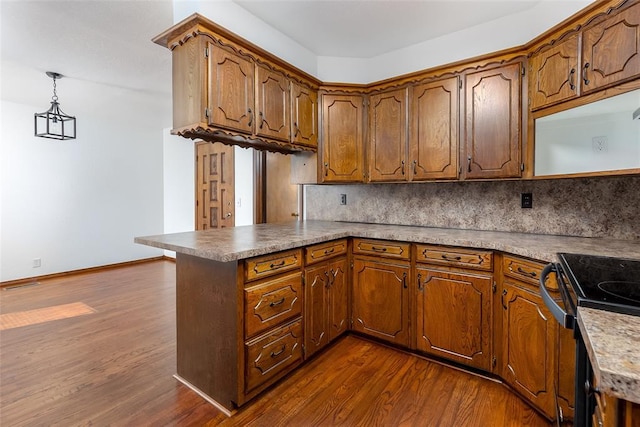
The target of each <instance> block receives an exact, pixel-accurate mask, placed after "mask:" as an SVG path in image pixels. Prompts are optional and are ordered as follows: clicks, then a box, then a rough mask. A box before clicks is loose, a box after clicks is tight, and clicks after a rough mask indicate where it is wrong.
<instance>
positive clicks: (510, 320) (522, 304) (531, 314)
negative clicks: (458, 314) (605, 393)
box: [500, 280, 558, 418]
mask: <svg viewBox="0 0 640 427" xmlns="http://www.w3.org/2000/svg"><path fill="white" fill-rule="evenodd" d="M500 300H501V305H502V307H501V310H502V329H503V330H502V358H501V360H502V364H501V376H502V378H503V379H504V380H505V382H507V383H508V384H509V385H511V387H513V388H514V389H515V390H516V391H517V392H518V393H519V394H520V395H521V396H522V397H524V398H525V399H526V400H528V401H530V402H531V403H532V404H533V405H535V406H536V407H537V408H538V409H540V410H541V411H542V412H543V413H544V414H545V415H547V416H548V417H549V418H555V396H554V376H555V375H554V372H555V370H556V367H555V360H556V358H555V350H556V344H555V343H556V332H557V326H558V325H557V322H556V320H555V319H554V318H553V316H552V315H551V313H549V312H548V310H547V308H546V306H545V305H544V302H543V301H542V297H540V296H539V294H538V293H536V292H535V288H532V287H530V285H528V284H525V283H524V282H520V283H519V282H517V281H515V280H505V281H504V282H503V285H502V294H501V298H500Z"/></svg>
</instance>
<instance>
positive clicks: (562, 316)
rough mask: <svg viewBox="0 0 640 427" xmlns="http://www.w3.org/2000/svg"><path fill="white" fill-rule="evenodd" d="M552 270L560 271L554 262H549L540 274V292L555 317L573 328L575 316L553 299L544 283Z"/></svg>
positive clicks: (569, 327)
mask: <svg viewBox="0 0 640 427" xmlns="http://www.w3.org/2000/svg"><path fill="white" fill-rule="evenodd" d="M552 272H553V273H556V274H557V273H558V270H557V268H556V266H555V264H554V263H550V264H547V265H546V266H545V267H544V269H543V270H542V273H541V274H540V294H541V295H542V300H543V301H544V304H545V305H546V306H547V308H548V309H549V311H550V312H551V314H552V315H553V317H555V318H556V320H557V321H558V323H560V325H562V327H563V328H565V329H573V326H574V320H575V319H574V317H573V316H572V315H570V314H569V313H567V312H566V311H564V310H563V309H562V307H560V306H559V305H558V303H557V302H556V300H555V299H553V298H552V297H551V295H550V294H549V291H548V290H547V287H546V286H545V285H544V283H545V282H546V281H547V277H548V276H549V274H551V273H552ZM561 292H562V290H561Z"/></svg>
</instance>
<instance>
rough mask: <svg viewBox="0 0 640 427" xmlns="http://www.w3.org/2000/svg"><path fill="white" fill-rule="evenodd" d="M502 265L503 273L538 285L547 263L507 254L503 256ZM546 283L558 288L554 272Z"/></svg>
mask: <svg viewBox="0 0 640 427" xmlns="http://www.w3.org/2000/svg"><path fill="white" fill-rule="evenodd" d="M502 266H503V272H502V273H503V274H504V275H505V276H508V277H512V278H514V279H518V280H520V281H523V282H526V283H529V284H531V285H534V286H535V287H538V286H539V284H540V273H541V272H542V269H543V268H544V266H545V264H544V263H541V262H536V261H530V260H527V259H523V258H518V257H514V256H510V255H505V256H504V257H503V262H502ZM546 285H547V288H548V289H553V290H555V289H558V284H557V283H556V280H555V275H554V274H550V275H549V277H548V278H547V282H546Z"/></svg>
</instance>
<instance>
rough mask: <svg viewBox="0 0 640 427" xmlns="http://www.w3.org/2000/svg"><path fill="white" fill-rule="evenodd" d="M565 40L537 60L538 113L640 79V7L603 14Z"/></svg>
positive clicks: (533, 65)
mask: <svg viewBox="0 0 640 427" xmlns="http://www.w3.org/2000/svg"><path fill="white" fill-rule="evenodd" d="M564 36H565V37H563V38H562V39H561V40H560V41H558V42H557V43H551V44H549V45H547V46H543V47H542V48H541V50H540V51H539V52H535V53H534V54H533V55H532V56H531V61H530V71H531V80H530V92H529V93H530V107H531V110H532V111H533V110H537V109H539V108H542V107H546V106H549V105H552V104H556V103H559V102H562V101H567V100H569V99H572V98H576V97H578V96H580V95H583V94H589V93H592V92H595V91H598V90H601V89H604V88H607V87H610V86H613V85H616V84H619V83H622V82H625V81H628V80H631V79H633V78H636V77H638V76H639V75H640V4H638V3H636V4H632V5H631V6H629V7H627V8H625V9H622V10H620V11H615V12H613V13H612V14H611V15H603V16H597V17H595V18H594V19H593V21H592V22H588V23H587V25H586V26H585V27H583V29H582V31H576V32H574V33H572V34H569V35H564Z"/></svg>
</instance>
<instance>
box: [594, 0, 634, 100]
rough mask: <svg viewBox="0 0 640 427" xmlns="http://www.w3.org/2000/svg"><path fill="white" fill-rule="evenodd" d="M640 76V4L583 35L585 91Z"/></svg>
mask: <svg viewBox="0 0 640 427" xmlns="http://www.w3.org/2000/svg"><path fill="white" fill-rule="evenodd" d="M638 75H640V3H636V4H635V5H633V6H631V7H629V8H627V9H625V10H623V11H621V12H619V13H617V14H616V15H614V16H612V17H610V18H608V19H605V20H604V21H602V22H599V23H597V24H595V25H594V26H592V27H589V28H587V29H586V30H584V31H583V32H582V84H583V85H582V88H583V92H585V93H587V92H590V91H593V90H596V89H600V88H602V87H604V86H610V85H612V84H614V83H618V82H621V81H623V80H628V79H630V78H632V77H636V76H638Z"/></svg>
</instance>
